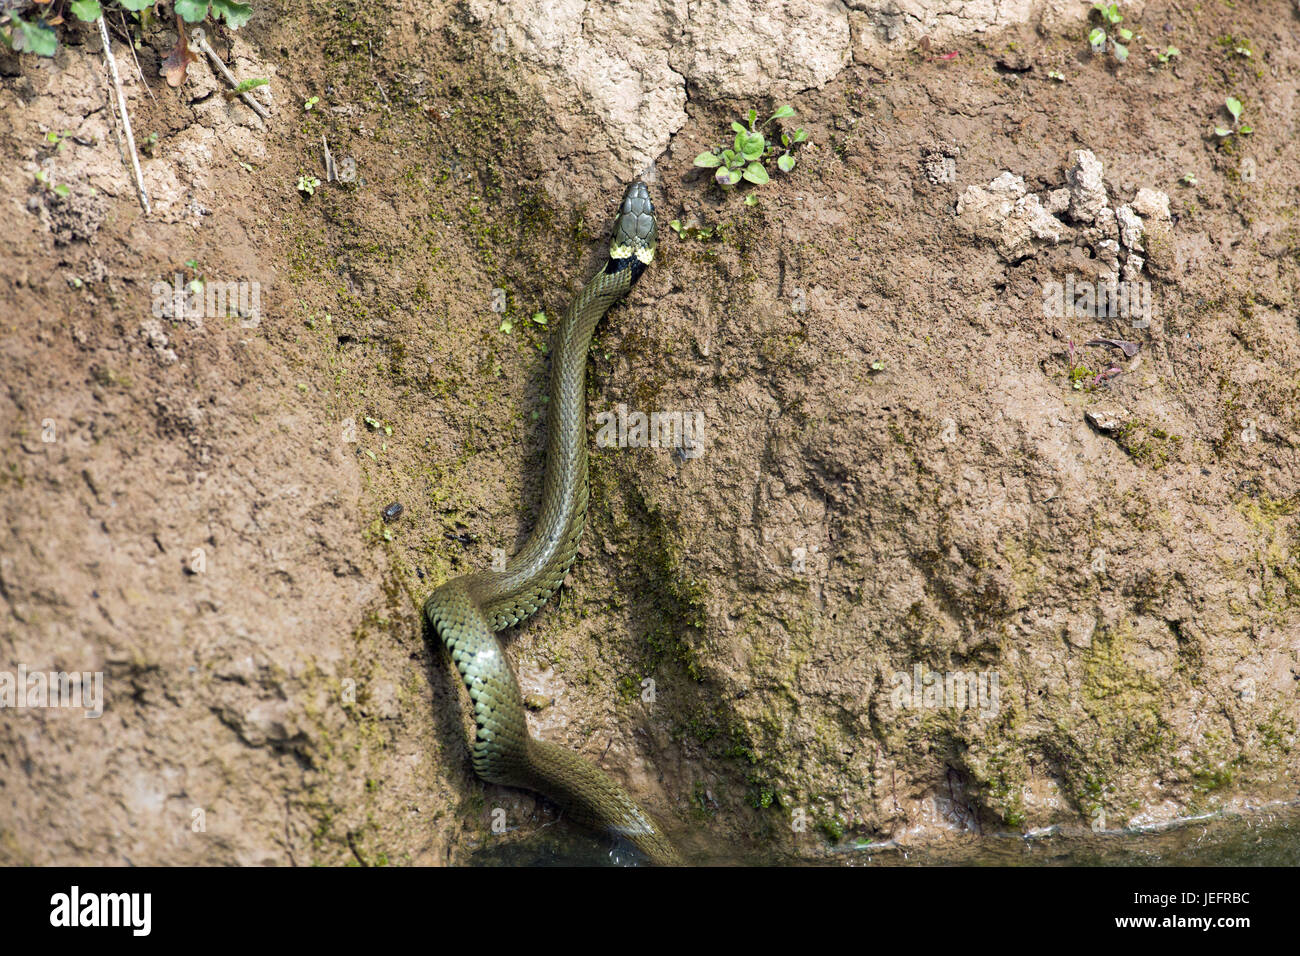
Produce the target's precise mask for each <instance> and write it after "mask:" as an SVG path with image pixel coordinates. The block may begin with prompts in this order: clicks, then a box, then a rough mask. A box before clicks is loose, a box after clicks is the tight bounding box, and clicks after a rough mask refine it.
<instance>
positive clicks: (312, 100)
mask: <svg viewBox="0 0 1300 956" xmlns="http://www.w3.org/2000/svg"><path fill="white" fill-rule="evenodd" d="M319 102H320V97H319V96H309V97H307V101H306V102H305V103H303V104H302V108H303V109H305V110H308V111H310V110H311V109H312V108H313V107H314V106H315V105H316V104H317V103H319Z"/></svg>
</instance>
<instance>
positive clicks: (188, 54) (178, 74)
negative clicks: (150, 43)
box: [162, 17, 198, 86]
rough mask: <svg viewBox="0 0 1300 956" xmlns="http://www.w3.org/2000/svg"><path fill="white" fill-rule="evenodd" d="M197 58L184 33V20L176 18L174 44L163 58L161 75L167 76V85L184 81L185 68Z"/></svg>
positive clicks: (175, 84)
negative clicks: (165, 57)
mask: <svg viewBox="0 0 1300 956" xmlns="http://www.w3.org/2000/svg"><path fill="white" fill-rule="evenodd" d="M196 59H198V58H197V57H196V56H195V55H194V53H193V51H192V50H190V41H189V38H188V37H187V36H186V35H185V21H184V20H182V19H181V18H180V17H177V18H176V45H175V46H174V47H172V51H171V53H169V54H167V59H165V60H163V64H162V75H163V76H165V77H166V78H167V85H168V86H180V85H181V84H182V83H184V82H185V70H186V68H187V67H189V65H190V64H191V63H193V62H194V61H195V60H196Z"/></svg>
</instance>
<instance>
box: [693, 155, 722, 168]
mask: <svg viewBox="0 0 1300 956" xmlns="http://www.w3.org/2000/svg"><path fill="white" fill-rule="evenodd" d="M695 165H696V166H703V167H705V168H706V169H714V168H716V167H718V166H721V165H722V159H721V158H720V157H718V156H717V155H715V154H714V153H700V155H698V156H696V157H695Z"/></svg>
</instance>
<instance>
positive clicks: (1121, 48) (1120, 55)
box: [1111, 41, 1128, 63]
mask: <svg viewBox="0 0 1300 956" xmlns="http://www.w3.org/2000/svg"><path fill="white" fill-rule="evenodd" d="M1111 46H1112V47H1113V48H1114V50H1115V59H1117V60H1119V61H1120V62H1121V63H1123V62H1124V61H1125V60H1127V59H1128V47H1126V46H1125V45H1124V44H1122V43H1116V42H1114V41H1112V42H1111Z"/></svg>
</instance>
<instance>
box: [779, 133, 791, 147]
mask: <svg viewBox="0 0 1300 956" xmlns="http://www.w3.org/2000/svg"><path fill="white" fill-rule="evenodd" d="M781 145H782V146H789V145H790V134H789V133H782V134H781Z"/></svg>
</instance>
